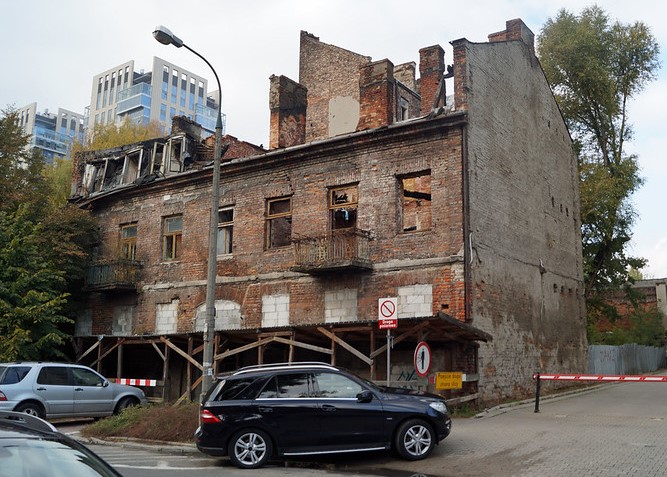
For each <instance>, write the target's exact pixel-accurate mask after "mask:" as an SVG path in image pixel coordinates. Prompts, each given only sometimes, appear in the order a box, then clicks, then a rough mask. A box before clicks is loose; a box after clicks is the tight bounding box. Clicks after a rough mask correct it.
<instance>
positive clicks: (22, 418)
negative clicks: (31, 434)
mask: <svg viewBox="0 0 667 477" xmlns="http://www.w3.org/2000/svg"><path fill="white" fill-rule="evenodd" d="M0 422H10V423H12V424H18V425H20V426H21V427H27V428H29V429H33V430H36V431H42V432H58V429H56V428H55V426H54V425H53V424H50V423H48V422H46V421H45V420H44V419H40V418H39V417H37V416H32V415H30V414H26V413H25V412H15V411H0Z"/></svg>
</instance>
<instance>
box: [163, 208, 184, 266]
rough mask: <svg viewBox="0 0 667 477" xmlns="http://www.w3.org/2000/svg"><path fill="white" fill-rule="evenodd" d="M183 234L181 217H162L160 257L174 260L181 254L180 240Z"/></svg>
mask: <svg viewBox="0 0 667 477" xmlns="http://www.w3.org/2000/svg"><path fill="white" fill-rule="evenodd" d="M182 234H183V217H182V216H180V215H179V216H175V217H167V218H165V219H164V226H163V240H162V258H164V259H165V260H175V259H177V258H180V256H181V240H182Z"/></svg>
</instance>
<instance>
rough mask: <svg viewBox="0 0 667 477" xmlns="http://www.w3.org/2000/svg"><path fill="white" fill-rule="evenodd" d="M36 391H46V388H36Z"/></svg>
mask: <svg viewBox="0 0 667 477" xmlns="http://www.w3.org/2000/svg"><path fill="white" fill-rule="evenodd" d="M37 391H46V388H37Z"/></svg>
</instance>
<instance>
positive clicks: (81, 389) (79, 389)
mask: <svg viewBox="0 0 667 477" xmlns="http://www.w3.org/2000/svg"><path fill="white" fill-rule="evenodd" d="M74 390H75V391H83V388H74Z"/></svg>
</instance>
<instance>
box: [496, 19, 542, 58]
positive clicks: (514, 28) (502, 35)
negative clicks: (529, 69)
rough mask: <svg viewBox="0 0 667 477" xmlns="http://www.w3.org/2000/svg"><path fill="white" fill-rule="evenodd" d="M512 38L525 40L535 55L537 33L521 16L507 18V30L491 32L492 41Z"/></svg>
mask: <svg viewBox="0 0 667 477" xmlns="http://www.w3.org/2000/svg"><path fill="white" fill-rule="evenodd" d="M511 40H521V41H523V42H524V43H525V44H526V45H527V46H528V48H530V51H531V52H532V53H533V55H534V54H535V35H534V34H533V32H532V31H531V30H530V28H528V27H527V26H526V24H525V23H524V22H523V20H521V19H520V18H515V19H514V20H507V21H506V22H505V30H503V31H499V32H496V33H491V34H490V35H489V42H490V43H493V42H496V41H511Z"/></svg>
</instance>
